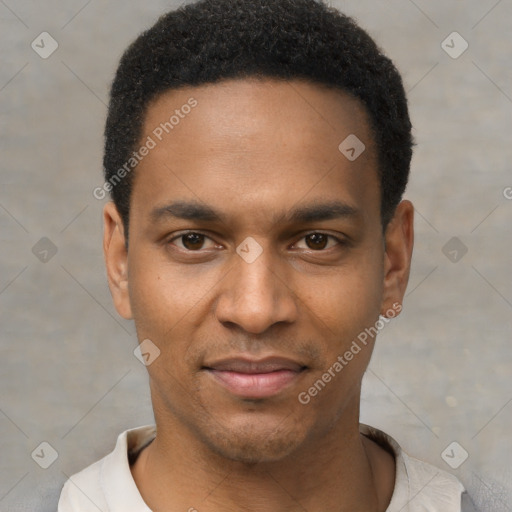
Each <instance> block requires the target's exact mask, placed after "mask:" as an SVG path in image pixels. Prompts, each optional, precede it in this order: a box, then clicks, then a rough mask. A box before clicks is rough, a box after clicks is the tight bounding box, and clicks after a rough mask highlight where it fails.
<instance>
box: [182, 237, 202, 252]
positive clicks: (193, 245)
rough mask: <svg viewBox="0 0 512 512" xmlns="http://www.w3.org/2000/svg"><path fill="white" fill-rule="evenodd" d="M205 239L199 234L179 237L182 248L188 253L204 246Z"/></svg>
mask: <svg viewBox="0 0 512 512" xmlns="http://www.w3.org/2000/svg"><path fill="white" fill-rule="evenodd" d="M205 238H206V237H205V236H204V235H201V234H200V233H188V234H186V235H182V236H180V237H179V240H181V243H182V244H183V247H185V249H187V250H189V251H197V250H199V249H201V248H202V247H203V245H204V239H205Z"/></svg>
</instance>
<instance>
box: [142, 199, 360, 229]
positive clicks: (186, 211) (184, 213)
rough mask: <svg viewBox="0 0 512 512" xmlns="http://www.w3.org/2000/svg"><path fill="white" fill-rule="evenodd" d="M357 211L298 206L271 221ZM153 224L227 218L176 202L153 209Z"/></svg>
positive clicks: (336, 204) (343, 206)
mask: <svg viewBox="0 0 512 512" xmlns="http://www.w3.org/2000/svg"><path fill="white" fill-rule="evenodd" d="M358 215H359V210H358V209H357V208H355V207H353V206H351V205H349V204H347V203H343V202H341V201H329V202H326V203H312V204H309V205H305V206H300V207H297V208H295V209H293V210H292V211H290V212H287V213H285V214H281V215H278V216H275V217H274V218H273V221H274V223H275V224H279V223H284V222H287V223H297V224H299V223H303V224H307V223H311V222H319V221H325V220H333V219H339V218H347V217H349V218H350V217H357V216H358ZM150 217H151V220H152V221H153V222H159V221H162V220H165V219H166V218H176V219H183V220H191V221H202V222H211V223H214V222H217V223H226V222H227V216H226V215H225V214H223V213H221V212H219V211H217V210H215V209H214V208H212V207H211V206H208V205H205V204H202V203H199V202H196V201H176V202H173V203H170V204H168V205H165V206H161V207H157V208H155V209H154V210H153V211H152V212H151V214H150Z"/></svg>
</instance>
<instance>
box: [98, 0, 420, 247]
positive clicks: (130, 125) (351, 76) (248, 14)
mask: <svg viewBox="0 0 512 512" xmlns="http://www.w3.org/2000/svg"><path fill="white" fill-rule="evenodd" d="M254 77H260V78H274V79H281V80H293V79H298V80H307V81H308V82H312V83H317V84H321V85H326V86H328V87H332V88H336V89H340V90H342V91H344V92H346V93H349V94H350V95H352V96H354V97H356V98H358V99H359V100H360V101H361V102H362V104H363V105H364V107H365V108H366V111H367V113H368V114H369V119H370V124H371V129H372V133H373V136H374V139H375V140H374V142H375V143H376V147H377V158H378V170H379V175H380V183H381V218H382V225H383V228H384V229H385V227H386V226H387V224H388V222H389V220H390V219H391V218H392V216H393V214H394V211H395V209H396V206H397V205H398V203H399V202H400V200H401V198H402V195H403V193H404V191H405V188H406V186H407V181H408V177H409V170H410V163H411V158H412V148H413V145H414V142H413V138H412V134H411V130H412V126H411V121H410V118H409V112H408V108H407V98H406V94H405V90H404V86H403V83H402V79H401V76H400V74H399V72H398V71H397V69H396V67H395V66H394V64H393V62H392V61H391V60H390V59H389V58H388V57H386V56H385V55H384V54H383V53H382V51H381V50H380V49H379V47H378V46H377V45H376V43H375V42H374V41H373V39H372V38H371V37H370V36H369V35H368V33H367V32H365V31H364V30H363V29H362V28H361V27H359V26H358V25H357V23H356V22H355V21H354V20H353V19H352V18H350V17H348V16H346V15H344V14H342V13H341V12H340V11H338V10H337V9H334V8H332V7H329V6H328V5H327V4H326V3H325V1H324V0H200V1H198V2H195V3H191V4H188V5H183V6H181V7H180V8H179V9H177V10H174V11H171V12H169V13H167V14H165V15H163V16H162V17H160V19H159V20H158V21H157V23H156V24H155V25H154V26H153V27H151V28H150V29H149V30H147V31H145V32H143V33H142V34H141V35H140V36H139V37H138V38H137V39H136V40H135V41H134V42H133V43H132V44H131V45H130V46H129V47H128V49H127V50H126V51H125V53H124V55H123V57H122V58H121V61H120V64H119V67H118V69H117V72H116V75H115V79H114V82H113V84H112V88H111V93H110V104H109V109H108V116H107V122H106V128H105V153H104V161H103V164H104V174H105V179H106V181H107V183H110V184H111V186H110V187H109V188H108V190H109V192H110V194H111V197H112V199H113V201H114V203H115V205H116V207H117V209H118V211H119V213H120V215H121V218H122V220H123V225H124V228H125V234H126V237H128V218H129V212H130V196H131V188H132V183H133V173H126V172H124V173H122V176H123V179H119V176H120V174H119V170H120V169H122V168H123V166H124V168H125V169H126V163H127V162H128V161H129V160H130V158H131V157H132V154H133V152H134V151H135V150H136V149H137V145H138V144H139V145H140V138H141V134H142V129H143V124H144V118H145V113H146V109H147V107H148V104H149V102H151V101H152V100H154V99H156V97H157V96H158V95H159V94H161V93H163V92H165V91H167V90H171V89H179V88H182V87H185V86H200V85H203V84H209V83H216V82H220V81H222V80H226V79H244V78H254ZM340 142H341V141H340ZM116 174H117V175H116Z"/></svg>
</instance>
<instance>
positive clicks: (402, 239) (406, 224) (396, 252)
mask: <svg viewBox="0 0 512 512" xmlns="http://www.w3.org/2000/svg"><path fill="white" fill-rule="evenodd" d="M385 242H386V246H385V252H384V287H383V296H382V304H381V315H383V316H388V315H386V313H387V312H388V311H390V310H393V311H395V314H394V315H393V316H396V315H397V314H398V313H399V312H400V311H401V309H402V302H403V298H404V295H405V290H406V288H407V283H408V282H409V273H410V270H411V258H412V250H413V246H414V206H413V205H412V203H411V202H410V201H402V202H401V203H400V204H399V205H398V206H397V208H396V211H395V214H394V215H393V218H392V219H391V221H390V222H389V224H388V226H387V228H386V233H385Z"/></svg>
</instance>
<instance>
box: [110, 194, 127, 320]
mask: <svg viewBox="0 0 512 512" xmlns="http://www.w3.org/2000/svg"><path fill="white" fill-rule="evenodd" d="M103 254H104V256H105V264H106V267H107V277H108V286H109V288H110V293H111V294H112V299H113V300H114V306H115V307H116V309H117V312H118V313H119V314H120V315H121V316H122V317H123V318H126V319H127V320H129V319H131V318H132V310H131V305H130V297H129V295H128V250H127V249H126V240H125V235H124V227H123V221H122V219H121V216H120V215H119V212H118V211H117V208H116V207H115V205H114V203H112V202H109V203H107V204H106V205H105V207H104V209H103Z"/></svg>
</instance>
